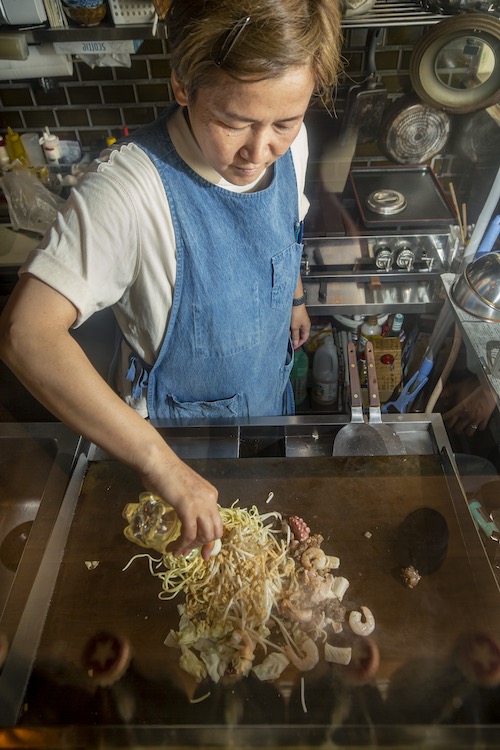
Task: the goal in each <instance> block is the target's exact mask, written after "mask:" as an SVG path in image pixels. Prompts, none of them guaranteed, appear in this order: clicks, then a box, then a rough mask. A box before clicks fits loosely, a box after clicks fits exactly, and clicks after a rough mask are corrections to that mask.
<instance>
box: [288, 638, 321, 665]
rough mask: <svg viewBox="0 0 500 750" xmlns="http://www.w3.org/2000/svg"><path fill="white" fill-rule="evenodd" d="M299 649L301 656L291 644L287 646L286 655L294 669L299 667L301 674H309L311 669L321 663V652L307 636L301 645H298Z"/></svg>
mask: <svg viewBox="0 0 500 750" xmlns="http://www.w3.org/2000/svg"><path fill="white" fill-rule="evenodd" d="M297 648H298V650H299V651H300V654H297V652H296V651H295V649H294V648H293V646H292V645H291V644H290V643H288V644H287V645H286V646H285V654H286V655H287V656H288V658H289V659H290V661H291V662H292V664H293V665H294V667H297V669H299V670H300V671H301V672H307V671H308V670H309V669H312V668H313V667H315V666H316V664H317V663H318V661H319V651H318V647H317V646H316V644H315V643H314V641H313V639H312V638H309V636H308V635H305V636H304V637H303V638H302V640H301V641H300V643H298V644H297Z"/></svg>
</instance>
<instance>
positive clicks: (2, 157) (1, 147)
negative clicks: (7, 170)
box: [0, 138, 10, 169]
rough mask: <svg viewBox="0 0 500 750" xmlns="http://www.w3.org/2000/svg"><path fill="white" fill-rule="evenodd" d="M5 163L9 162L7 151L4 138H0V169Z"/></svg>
mask: <svg viewBox="0 0 500 750" xmlns="http://www.w3.org/2000/svg"><path fill="white" fill-rule="evenodd" d="M7 164H10V156H9V152H8V151H7V145H6V143H5V138H0V169H4V167H6V166H7Z"/></svg>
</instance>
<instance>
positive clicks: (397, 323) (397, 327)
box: [389, 313, 404, 337]
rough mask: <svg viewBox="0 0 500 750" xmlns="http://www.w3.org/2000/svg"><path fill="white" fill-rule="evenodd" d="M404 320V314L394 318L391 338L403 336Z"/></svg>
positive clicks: (396, 315)
mask: <svg viewBox="0 0 500 750" xmlns="http://www.w3.org/2000/svg"><path fill="white" fill-rule="evenodd" d="M403 320H404V315H403V314H402V313H396V314H395V316H394V319H393V321H392V326H391V330H390V331H389V336H391V337H393V336H400V335H401V329H402V328H403Z"/></svg>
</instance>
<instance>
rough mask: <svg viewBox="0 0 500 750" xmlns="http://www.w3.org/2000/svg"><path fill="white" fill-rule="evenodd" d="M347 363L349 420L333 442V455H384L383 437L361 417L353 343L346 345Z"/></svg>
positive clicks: (361, 409) (359, 390) (360, 401)
mask: <svg viewBox="0 0 500 750" xmlns="http://www.w3.org/2000/svg"><path fill="white" fill-rule="evenodd" d="M347 364H348V370H349V383H350V392H351V422H350V424H346V425H344V427H342V428H341V429H340V430H339V432H338V433H337V435H336V436H335V440H334V443H333V455H334V456H385V455H387V447H386V444H385V442H384V439H383V437H382V436H381V435H380V434H379V433H378V431H377V430H376V429H375V428H374V427H372V426H371V425H369V424H366V422H365V420H364V417H363V403H362V399H361V386H360V382H359V373H358V363H357V360H356V348H355V346H354V344H352V343H349V344H348V345H347Z"/></svg>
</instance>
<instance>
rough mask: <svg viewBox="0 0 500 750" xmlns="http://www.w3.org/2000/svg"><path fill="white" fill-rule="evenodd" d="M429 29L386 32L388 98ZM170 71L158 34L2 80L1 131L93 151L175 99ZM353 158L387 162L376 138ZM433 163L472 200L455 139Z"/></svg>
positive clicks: (348, 52)
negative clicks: (114, 52)
mask: <svg viewBox="0 0 500 750" xmlns="http://www.w3.org/2000/svg"><path fill="white" fill-rule="evenodd" d="M427 29H428V27H425V26H418V25H416V26H412V25H409V26H404V27H403V26H396V27H388V28H385V29H382V30H381V33H380V35H379V39H378V42H377V52H376V67H377V75H378V76H379V77H380V80H381V81H382V83H383V84H384V86H385V88H386V89H387V91H388V102H390V101H391V100H392V99H395V98H398V97H399V96H401V95H402V94H404V93H408V92H411V81H410V75H409V65H410V58H411V53H412V50H413V48H414V46H415V44H416V43H417V42H418V40H419V39H420V37H421V36H422V34H424V33H425V32H426V31H427ZM367 33H368V32H367V29H365V28H362V27H353V28H347V29H345V30H344V37H345V42H344V51H343V56H344V65H345V67H344V71H343V73H342V75H341V77H340V80H339V87H338V96H337V101H336V112H335V115H336V116H335V115H334V116H333V117H332V118H331V122H329V123H328V132H330V129H331V133H332V136H331V137H332V138H334V137H335V133H336V130H338V128H339V122H340V121H341V117H342V113H343V108H344V100H345V94H346V91H347V89H348V88H349V86H350V85H352V84H353V83H360V82H362V81H364V80H365V79H366V72H365V70H366V64H367V54H366V47H367ZM169 75H170V68H169V61H168V52H167V42H166V41H165V40H164V39H160V38H155V39H148V40H145V41H144V42H143V43H142V44H141V46H140V47H139V49H138V51H137V52H136V53H135V54H132V55H131V65H130V67H112V68H111V67H94V68H91V67H90V66H89V65H88V64H87V63H85V62H83V61H81V60H78V59H77V58H75V59H74V69H73V75H72V76H71V77H66V78H54V79H49V80H44V79H42V80H38V79H34V80H26V81H24V80H17V81H0V107H1V109H0V133H4V132H5V131H6V129H7V127H8V126H10V127H12V128H13V130H15V131H19V132H26V131H37V132H41V131H42V130H43V128H44V127H45V126H48V127H49V128H50V130H51V132H54V133H55V134H57V135H58V136H59V137H60V138H61V139H66V140H78V141H80V143H81V145H82V147H83V150H84V151H85V152H90V153H91V154H96V153H98V152H99V151H100V150H101V148H103V147H104V145H105V142H106V138H107V137H110V136H113V137H116V138H119V137H120V136H121V135H122V134H123V129H124V128H125V127H127V128H128V129H129V130H130V131H133V130H134V129H135V128H137V127H138V126H140V125H142V124H144V123H147V122H150V121H151V120H153V119H154V118H155V117H156V116H157V115H158V114H159V113H160V112H161V111H162V110H163V109H164V108H165V107H166V106H167V105H168V103H169V102H170V101H171V100H172V92H171V89H170V85H169ZM326 117H328V116H327V115H326ZM452 127H453V125H452ZM354 162H355V164H362V165H369V166H370V165H373V164H389V163H390V162H388V160H387V158H386V157H385V156H384V154H383V153H382V152H381V150H380V149H379V146H378V144H377V142H376V139H374V140H373V141H372V142H369V143H366V144H363V145H359V146H358V148H357V151H356V155H355V158H354ZM462 162H463V160H462ZM431 166H432V167H433V169H434V170H435V172H436V174H437V175H438V176H440V177H442V178H444V180H445V182H446V184H448V182H449V179H450V178H453V179H454V180H455V184H456V187H457V191H458V192H459V193H462V195H461V196H460V199H461V200H462V199H463V200H467V199H468V198H469V196H468V195H467V193H468V191H469V187H468V186H469V184H470V179H469V178H470V175H469V174H468V173H469V169H470V167H469V166H468V165H465V167H464V164H463V163H461V161H460V159H457V158H456V157H455V155H454V153H453V139H450V143H449V145H447V146H446V152H445V153H441V154H440V155H439V156H437V157H435V158H434V159H433V160H432V162H431ZM480 199H481V200H482V199H483V198H482V197H480Z"/></svg>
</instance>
